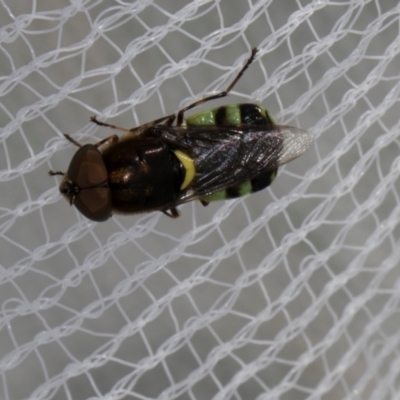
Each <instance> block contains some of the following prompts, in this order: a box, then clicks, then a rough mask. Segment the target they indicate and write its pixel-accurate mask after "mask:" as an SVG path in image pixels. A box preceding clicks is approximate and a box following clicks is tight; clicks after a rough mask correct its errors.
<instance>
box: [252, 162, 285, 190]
mask: <svg viewBox="0 0 400 400" xmlns="http://www.w3.org/2000/svg"><path fill="white" fill-rule="evenodd" d="M277 174H278V168H275V169H274V170H272V171H268V172H265V173H264V174H261V175H258V176H256V177H255V178H253V179H252V180H251V189H252V192H253V193H254V192H258V191H259V190H262V189H265V188H266V187H267V186H269V185H270V184H271V183H272V182H273V181H274V179H275V178H276V175H277Z"/></svg>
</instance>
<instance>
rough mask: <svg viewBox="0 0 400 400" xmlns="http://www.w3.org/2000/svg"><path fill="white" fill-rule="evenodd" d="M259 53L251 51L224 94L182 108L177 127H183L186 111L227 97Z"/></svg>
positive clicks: (256, 50)
mask: <svg viewBox="0 0 400 400" xmlns="http://www.w3.org/2000/svg"><path fill="white" fill-rule="evenodd" d="M257 52H258V49H257V47H253V48H252V49H251V54H250V57H249V58H248V60H247V61H246V63H245V64H244V65H243V67H242V69H241V70H240V71H239V73H238V74H237V75H236V78H235V79H234V80H233V81H232V83H231V84H230V85H229V86H228V87H227V88H226V89H225V90H224V91H222V92H220V93H217V94H213V95H211V96H207V97H204V98H203V99H200V100H197V101H195V102H194V103H192V104H189V105H188V106H186V107H185V108H182V110H179V111H178V114H177V115H178V120H177V122H176V125H177V126H181V125H182V122H183V114H184V113H185V112H186V111H188V110H190V109H192V108H194V107H196V106H198V105H200V104H203V103H206V102H207V101H210V100H215V99H219V98H221V97H225V96H227V95H228V93H229V92H230V91H231V90H232V89H233V87H234V86H235V85H236V83H237V82H238V80H239V79H240V78H241V76H242V75H243V74H244V71H246V69H247V68H248V67H249V65H250V64H251V63H252V62H253V61H254V58H255V56H256V53H257Z"/></svg>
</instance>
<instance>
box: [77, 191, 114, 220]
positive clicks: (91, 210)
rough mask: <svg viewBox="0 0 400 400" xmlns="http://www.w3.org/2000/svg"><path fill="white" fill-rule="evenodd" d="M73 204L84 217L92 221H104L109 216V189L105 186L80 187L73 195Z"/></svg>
mask: <svg viewBox="0 0 400 400" xmlns="http://www.w3.org/2000/svg"><path fill="white" fill-rule="evenodd" d="M74 205H75V207H76V208H77V210H78V211H79V212H80V213H81V214H83V215H84V216H85V217H86V218H88V219H91V220H92V221H97V222H102V221H106V220H107V219H108V218H110V216H111V209H112V202H111V190H110V189H109V188H107V187H93V188H89V189H82V190H80V191H79V193H78V195H77V196H75V199H74Z"/></svg>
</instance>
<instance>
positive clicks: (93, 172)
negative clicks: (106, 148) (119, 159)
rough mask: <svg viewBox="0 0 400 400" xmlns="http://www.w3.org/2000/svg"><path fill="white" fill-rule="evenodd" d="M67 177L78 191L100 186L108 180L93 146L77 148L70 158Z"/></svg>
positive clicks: (100, 159)
mask: <svg viewBox="0 0 400 400" xmlns="http://www.w3.org/2000/svg"><path fill="white" fill-rule="evenodd" d="M67 175H68V177H69V179H70V180H71V181H72V182H73V184H74V185H76V186H77V187H78V188H79V189H85V188H90V187H93V186H97V185H100V184H102V183H104V182H106V181H107V178H108V173H107V169H106V166H105V164H104V161H103V158H102V156H101V153H100V151H99V150H98V148H97V147H96V146H95V145H94V144H87V145H85V146H82V147H80V148H79V150H78V151H77V152H76V153H75V155H74V156H73V157H72V160H71V163H70V164H69V167H68V173H67Z"/></svg>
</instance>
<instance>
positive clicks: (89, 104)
mask: <svg viewBox="0 0 400 400" xmlns="http://www.w3.org/2000/svg"><path fill="white" fill-rule="evenodd" d="M0 10H1V11H0V21H1V34H0V38H1V48H0V57H1V70H2V77H1V85H0V88H1V96H2V101H1V113H0V115H1V121H2V123H1V126H2V130H1V136H0V138H1V142H0V143H1V145H0V188H1V189H0V192H1V202H0V232H1V236H0V249H1V258H0V263H1V269H0V274H1V275H0V277H1V278H0V279H1V290H0V298H1V314H0V322H1V325H0V343H1V346H0V353H1V355H0V360H1V366H0V371H1V381H0V398H1V399H5V400H8V399H11V400H19V399H27V398H29V399H57V400H58V399H60V400H64V399H88V398H93V399H94V398H96V399H98V398H102V399H103V398H104V399H105V398H107V399H150V398H151V399H179V400H183V399H193V400H194V399H246V400H249V399H282V400H291V399H295V400H300V399H356V398H359V399H379V400H382V399H395V398H400V397H399V396H400V362H399V361H400V357H399V356H400V334H399V328H400V318H399V310H400V306H399V300H400V290H399V283H400V226H399V221H400V180H399V174H400V157H399V154H400V141H399V139H398V137H399V135H398V132H399V129H400V119H399V115H400V113H399V92H400V55H399V51H400V50H399V49H400V35H399V25H400V18H399V13H400V6H399V2H398V1H397V0H385V1H379V0H374V1H367V0H348V1H345V0H341V1H328V0H326V1H324V0H315V1H311V0H309V1H306V0H304V1H303V0H297V1H294V0H293V1H292V0H287V1H283V0H269V1H268V0H264V1H256V0H249V1H233V0H220V1H205V0H198V1H188V0H185V1H183V0H148V1H131V2H129V1H125V2H124V1H111V0H108V1H100V0H74V1H72V0H71V1H70V2H66V1H61V0H52V1H48V0H37V1H15V0H1V1H0ZM253 46H258V47H259V48H260V52H259V54H258V57H257V60H256V61H255V62H254V63H253V64H252V65H251V67H250V68H249V70H248V71H247V72H246V73H245V75H244V76H243V78H242V79H241V81H240V82H239V83H238V85H237V86H236V87H235V89H234V92H233V93H232V95H231V96H230V97H229V98H226V99H223V100H222V101H219V102H217V104H222V103H226V104H229V103H237V102H244V101H246V102H247V101H254V102H259V103H261V104H263V105H264V106H265V107H267V108H268V109H269V110H270V111H271V112H272V114H274V115H275V116H276V118H277V120H278V121H279V122H280V123H282V124H286V125H293V126H298V127H301V128H303V129H307V130H309V131H310V132H312V133H313V134H314V135H315V137H316V140H315V142H314V144H313V146H312V147H311V148H310V149H309V150H308V152H307V153H306V154H305V155H303V156H302V157H300V158H299V159H298V160H295V161H294V162H292V163H290V164H288V165H287V166H285V167H284V168H282V169H281V170H280V172H279V173H278V179H277V181H276V182H275V183H274V184H273V185H272V186H271V187H270V188H269V189H267V190H264V191H262V192H259V193H257V194H254V195H252V196H249V197H246V198H242V199H239V200H235V201H229V202H220V203H213V204H210V205H209V206H208V207H207V208H204V207H202V205H201V204H199V203H190V204H187V205H185V206H182V207H180V211H181V217H180V218H179V219H178V220H172V219H169V218H168V217H166V216H165V215H163V214H161V213H152V214H147V215H134V216H124V217H121V216H114V217H113V218H112V219H111V220H109V221H107V222H105V223H102V224H96V223H93V222H90V221H88V220H87V219H85V218H84V217H82V216H81V215H80V214H79V213H78V212H77V211H76V209H75V208H74V207H69V206H68V204H67V203H66V202H65V200H64V199H63V198H62V197H61V196H60V194H59V192H58V182H59V177H53V178H52V177H50V176H48V174H47V172H48V170H50V169H53V170H65V169H66V168H67V167H68V164H69V161H70V159H71V157H72V155H73V154H74V152H75V150H76V148H74V146H73V145H72V144H71V143H69V142H67V141H66V140H65V139H64V137H63V136H62V133H64V132H66V133H70V134H72V135H73V137H74V138H75V139H77V140H78V141H80V142H82V143H93V142H95V141H96V140H99V139H100V138H104V137H106V136H107V135H109V134H110V131H109V130H107V129H105V128H99V127H97V126H94V125H93V124H90V123H89V117H90V116H91V115H94V114H96V115H98V116H99V119H101V120H106V121H108V122H112V123H117V124H119V125H122V126H125V127H133V126H137V125H139V124H142V123H144V122H147V121H149V120H152V119H154V118H158V117H161V116H163V115H165V114H167V113H172V112H174V111H176V110H177V109H178V108H179V107H181V106H182V105H185V104H188V103H189V102H191V101H192V100H193V99H195V98H201V97H202V96H204V95H205V94H206V93H207V94H210V93H212V92H214V91H217V90H221V89H224V88H225V87H226V85H227V84H228V83H229V82H230V81H231V80H232V78H233V77H234V76H235V74H236V73H237V72H238V70H239V69H240V67H241V66H242V64H243V62H244V60H245V59H246V58H247V57H248V55H249V51H250V48H251V47H253ZM211 106H212V107H214V106H215V102H214V103H212V104H207V105H205V106H204V107H207V108H210V107H211ZM204 107H203V108H204Z"/></svg>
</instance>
